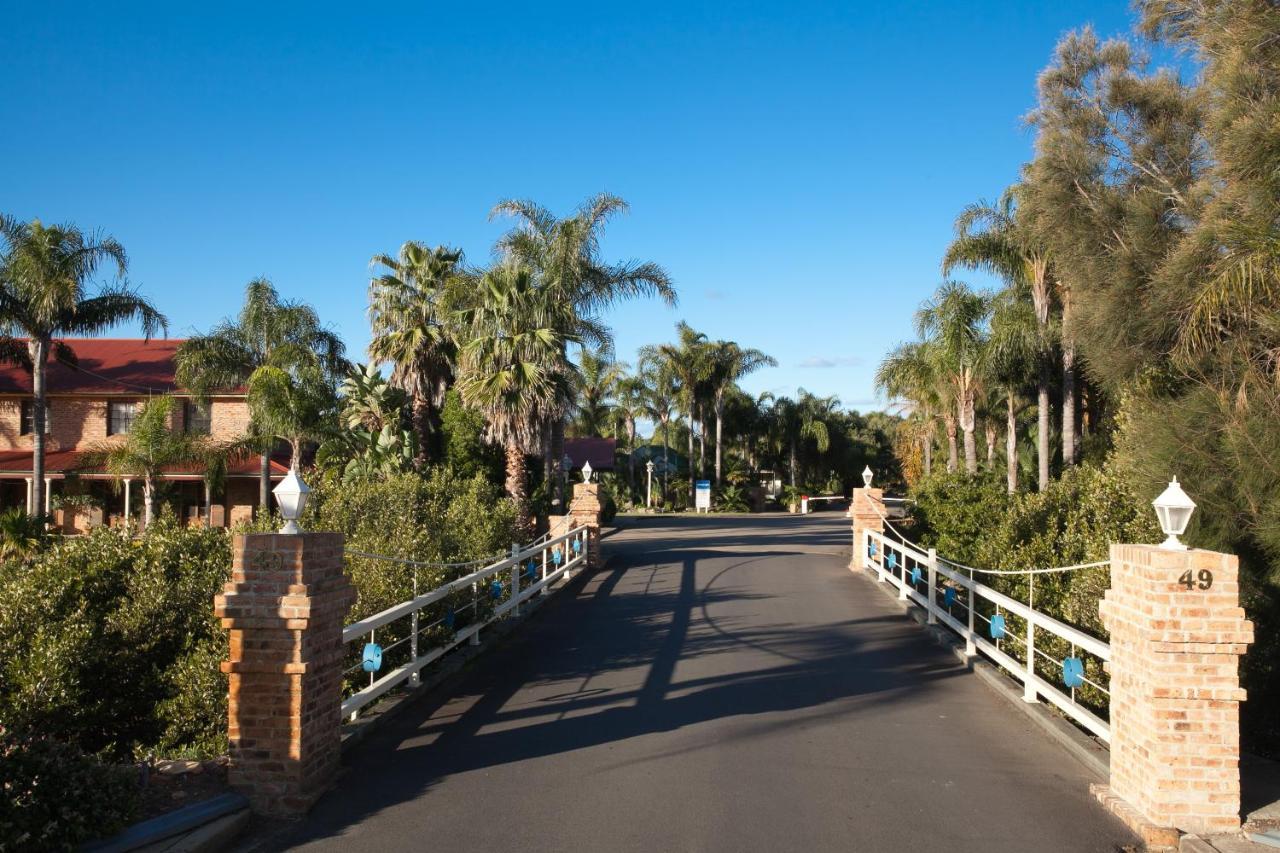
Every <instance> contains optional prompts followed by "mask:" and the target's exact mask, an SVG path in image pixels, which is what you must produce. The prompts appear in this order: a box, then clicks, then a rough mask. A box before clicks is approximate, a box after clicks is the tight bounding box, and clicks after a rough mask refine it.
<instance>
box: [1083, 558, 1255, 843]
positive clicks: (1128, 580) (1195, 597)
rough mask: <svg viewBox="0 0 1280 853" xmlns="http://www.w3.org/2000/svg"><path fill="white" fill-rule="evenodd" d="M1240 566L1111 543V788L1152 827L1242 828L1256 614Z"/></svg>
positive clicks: (1105, 617)
mask: <svg viewBox="0 0 1280 853" xmlns="http://www.w3.org/2000/svg"><path fill="white" fill-rule="evenodd" d="M1237 572H1238V562H1237V560H1236V558H1235V557H1234V556H1231V555H1229V554H1219V553H1216V552H1214V551H1199V550H1196V551H1174V550H1168V549H1165V548H1160V547H1157V546H1154V545H1112V546H1111V589H1109V590H1108V591H1107V594H1106V596H1105V598H1104V600H1103V601H1102V602H1101V604H1100V605H1099V611H1100V613H1101V615H1102V621H1103V624H1104V625H1106V627H1107V630H1108V631H1110V632H1111V663H1110V664H1109V666H1108V672H1110V673H1111V785H1110V789H1111V790H1110V794H1111V795H1113V796H1114V797H1116V798H1119V799H1120V800H1122V801H1123V802H1124V803H1127V804H1128V806H1130V807H1132V809H1133V810H1134V811H1136V812H1137V813H1138V815H1139V816H1140V817H1141V818H1143V819H1145V820H1144V821H1143V822H1144V823H1145V822H1150V824H1154V827H1145V828H1147V829H1154V830H1159V828H1161V827H1165V828H1176V829H1178V830H1181V831H1183V832H1189V833H1198V834H1213V833H1221V832H1232V831H1236V830H1238V829H1239V828H1240V768H1239V763H1240V721H1239V717H1240V703H1241V702H1242V701H1244V698H1245V692H1244V690H1242V689H1241V687H1240V679H1239V675H1238V669H1239V666H1238V664H1239V660H1240V656H1241V655H1243V654H1244V653H1245V651H1246V650H1247V649H1248V646H1249V644H1250V643H1252V642H1253V624H1252V623H1251V622H1249V621H1248V620H1247V619H1245V614H1244V610H1242V609H1241V608H1240V594H1239V588H1238V586H1237ZM1144 834H1146V833H1144ZM1173 836H1174V839H1173V841H1174V843H1175V844H1176V833H1173ZM1151 842H1156V843H1157V844H1159V843H1164V844H1167V843H1168V838H1167V837H1166V838H1164V839H1161V840H1159V841H1156V839H1151ZM1151 842H1149V843H1151Z"/></svg>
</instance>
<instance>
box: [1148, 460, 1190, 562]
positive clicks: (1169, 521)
mask: <svg viewBox="0 0 1280 853" xmlns="http://www.w3.org/2000/svg"><path fill="white" fill-rule="evenodd" d="M1151 505H1152V506H1153V507H1155V508H1156V517H1157V518H1159V519H1160V529H1161V530H1162V531H1164V534H1165V535H1166V536H1168V537H1169V538H1168V539H1166V540H1164V542H1163V543H1161V545H1160V547H1161V548H1168V549H1169V550H1171V551H1185V550H1187V546H1186V545H1183V544H1182V543H1181V542H1179V541H1178V537H1179V536H1181V535H1182V534H1183V533H1185V532H1186V530H1187V524H1188V522H1190V521H1191V514H1192V513H1193V512H1195V511H1196V502H1195V501H1193V500H1191V498H1190V497H1188V496H1187V493H1186V492H1184V491H1183V490H1182V486H1180V485H1178V478H1177V477H1174V478H1173V480H1172V481H1170V483H1169V487H1168V488H1167V489H1165V490H1164V491H1163V492H1161V493H1160V497H1158V498H1156V499H1155V500H1153V501H1152V502H1151Z"/></svg>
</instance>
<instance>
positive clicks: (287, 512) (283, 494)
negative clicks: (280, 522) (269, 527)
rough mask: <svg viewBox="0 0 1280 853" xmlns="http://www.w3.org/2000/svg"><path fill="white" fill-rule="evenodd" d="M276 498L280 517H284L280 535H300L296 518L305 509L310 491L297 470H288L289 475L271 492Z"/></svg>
mask: <svg viewBox="0 0 1280 853" xmlns="http://www.w3.org/2000/svg"><path fill="white" fill-rule="evenodd" d="M271 491H272V493H273V494H274V495H275V496H276V505H277V506H279V507H280V515H282V516H283V517H284V527H282V528H280V532H281V533H289V534H294V533H301V532H302V528H301V527H299V526H298V518H299V517H301V515H302V511H303V510H304V509H306V508H307V498H309V497H311V489H310V488H309V487H308V486H307V484H306V483H304V482H302V478H301V477H299V476H298V469H296V468H290V469H289V473H288V474H286V475H285V478H284V479H283V480H281V481H280V483H279V485H277V486H276V487H275V488H274V489H272V490H271Z"/></svg>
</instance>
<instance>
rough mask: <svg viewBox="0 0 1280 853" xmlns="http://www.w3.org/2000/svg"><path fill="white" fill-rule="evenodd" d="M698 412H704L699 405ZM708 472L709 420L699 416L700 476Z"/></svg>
mask: <svg viewBox="0 0 1280 853" xmlns="http://www.w3.org/2000/svg"><path fill="white" fill-rule="evenodd" d="M698 414H699V415H701V414H702V410H701V407H699V410H698ZM706 472H707V422H706V421H705V420H703V419H702V418H701V417H699V418H698V476H699V477H701V476H702V475H704V474H705V473H706Z"/></svg>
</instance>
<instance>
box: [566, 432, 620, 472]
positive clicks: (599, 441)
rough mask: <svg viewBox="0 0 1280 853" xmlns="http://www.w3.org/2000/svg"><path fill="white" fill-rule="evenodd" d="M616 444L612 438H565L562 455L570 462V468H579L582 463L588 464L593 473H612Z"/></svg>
mask: <svg viewBox="0 0 1280 853" xmlns="http://www.w3.org/2000/svg"><path fill="white" fill-rule="evenodd" d="M617 444H618V442H616V441H614V440H613V439H612V438H594V437H593V438H566V439H565V440H564V455H565V456H568V457H569V459H570V460H572V461H571V462H570V466H569V467H571V468H575V469H577V468H581V467H582V465H583V463H585V462H590V463H591V470H593V471H612V470H613V451H614V448H615V447H616V446H617Z"/></svg>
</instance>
